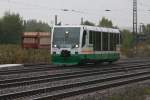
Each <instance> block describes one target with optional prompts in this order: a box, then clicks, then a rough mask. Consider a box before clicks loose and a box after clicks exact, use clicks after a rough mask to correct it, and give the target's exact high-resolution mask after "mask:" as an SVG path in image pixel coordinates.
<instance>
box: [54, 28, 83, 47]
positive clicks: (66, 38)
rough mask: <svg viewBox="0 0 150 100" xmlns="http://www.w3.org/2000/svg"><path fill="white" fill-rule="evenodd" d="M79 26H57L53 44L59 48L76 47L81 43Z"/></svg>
mask: <svg viewBox="0 0 150 100" xmlns="http://www.w3.org/2000/svg"><path fill="white" fill-rule="evenodd" d="M79 38H80V28H79V27H55V28H54V34H53V44H54V45H56V47H57V48H75V47H76V45H79Z"/></svg>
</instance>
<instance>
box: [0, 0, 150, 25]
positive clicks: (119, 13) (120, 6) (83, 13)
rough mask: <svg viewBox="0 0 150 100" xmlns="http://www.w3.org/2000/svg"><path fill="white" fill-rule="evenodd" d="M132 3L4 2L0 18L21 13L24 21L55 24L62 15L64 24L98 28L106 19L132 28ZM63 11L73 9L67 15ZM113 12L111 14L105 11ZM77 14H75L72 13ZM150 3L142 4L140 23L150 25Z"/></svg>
mask: <svg viewBox="0 0 150 100" xmlns="http://www.w3.org/2000/svg"><path fill="white" fill-rule="evenodd" d="M132 3H133V1H132V0H0V16H3V15H4V12H5V11H8V10H10V12H15V13H19V14H20V15H21V16H22V17H23V18H24V19H37V20H42V21H44V22H48V23H49V24H52V23H53V22H54V15H56V14H57V15H58V16H59V18H58V20H59V21H62V23H63V24H73V25H74V24H80V21H81V17H83V18H84V20H89V21H92V22H94V23H96V24H98V21H99V20H100V19H101V18H102V17H103V16H104V17H106V18H108V19H110V20H112V21H113V23H114V24H115V25H116V26H119V27H132ZM61 9H69V10H70V11H67V12H64V11H62V10H61ZM107 9H109V10H111V11H109V12H107V11H105V10H107ZM71 10H73V11H71ZM148 10H150V0H138V23H146V24H147V23H150V11H148Z"/></svg>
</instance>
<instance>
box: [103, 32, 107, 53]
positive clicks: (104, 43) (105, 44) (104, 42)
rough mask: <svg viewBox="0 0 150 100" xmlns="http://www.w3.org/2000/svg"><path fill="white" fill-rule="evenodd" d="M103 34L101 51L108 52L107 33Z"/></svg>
mask: <svg viewBox="0 0 150 100" xmlns="http://www.w3.org/2000/svg"><path fill="white" fill-rule="evenodd" d="M102 34H103V50H104V51H108V33H102Z"/></svg>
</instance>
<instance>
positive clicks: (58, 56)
mask: <svg viewBox="0 0 150 100" xmlns="http://www.w3.org/2000/svg"><path fill="white" fill-rule="evenodd" d="M80 33H81V28H80V27H72V26H71V27H69V26H55V27H54V28H53V32H52V47H51V54H52V63H53V64H69V65H70V64H77V63H78V62H79V61H80V57H79V55H78V54H79V51H80V35H81V34H80Z"/></svg>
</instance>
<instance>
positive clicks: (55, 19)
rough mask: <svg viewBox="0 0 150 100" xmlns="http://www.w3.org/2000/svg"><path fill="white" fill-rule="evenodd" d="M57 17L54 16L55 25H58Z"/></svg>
mask: <svg viewBox="0 0 150 100" xmlns="http://www.w3.org/2000/svg"><path fill="white" fill-rule="evenodd" d="M57 17H58V16H57V15H55V25H57V24H58V23H57V20H58V18H57Z"/></svg>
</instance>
